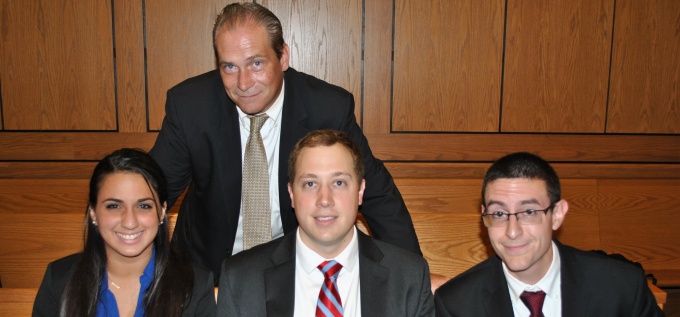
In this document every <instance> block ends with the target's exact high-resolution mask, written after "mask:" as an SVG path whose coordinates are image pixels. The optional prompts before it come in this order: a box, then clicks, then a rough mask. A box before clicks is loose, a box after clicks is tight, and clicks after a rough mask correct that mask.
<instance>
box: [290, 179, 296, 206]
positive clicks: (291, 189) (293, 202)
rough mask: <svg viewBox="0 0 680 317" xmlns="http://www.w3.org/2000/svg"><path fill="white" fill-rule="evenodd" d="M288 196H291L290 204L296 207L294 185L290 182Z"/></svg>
mask: <svg viewBox="0 0 680 317" xmlns="http://www.w3.org/2000/svg"><path fill="white" fill-rule="evenodd" d="M288 196H290V206H291V207H293V208H295V196H294V195H293V187H292V186H291V185H290V182H288Z"/></svg>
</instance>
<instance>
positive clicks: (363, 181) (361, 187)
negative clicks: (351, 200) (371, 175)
mask: <svg viewBox="0 0 680 317" xmlns="http://www.w3.org/2000/svg"><path fill="white" fill-rule="evenodd" d="M365 189H366V179H363V178H362V179H361V183H359V206H361V204H362V203H363V202H364V190H365Z"/></svg>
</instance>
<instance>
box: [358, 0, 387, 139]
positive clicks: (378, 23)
mask: <svg viewBox="0 0 680 317" xmlns="http://www.w3.org/2000/svg"><path fill="white" fill-rule="evenodd" d="M392 1H393V0H374V1H365V2H364V16H365V18H364V25H365V27H364V67H363V100H364V101H363V112H364V114H363V118H362V119H363V124H362V130H363V131H364V134H365V135H367V138H368V139H369V141H370V135H371V134H380V133H384V134H389V133H390V129H391V119H390V117H391V116H390V115H389V113H390V108H391V98H390V95H391V89H392V81H391V78H392V27H393V25H392V14H393V5H392Z"/></svg>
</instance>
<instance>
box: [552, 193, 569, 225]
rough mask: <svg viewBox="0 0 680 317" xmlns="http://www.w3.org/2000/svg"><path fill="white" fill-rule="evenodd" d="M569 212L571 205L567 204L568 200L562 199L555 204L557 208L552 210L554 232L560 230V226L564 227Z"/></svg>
mask: <svg viewBox="0 0 680 317" xmlns="http://www.w3.org/2000/svg"><path fill="white" fill-rule="evenodd" d="M567 211H569V203H567V201H566V200H564V199H562V200H560V201H558V202H556V203H555V207H553V210H552V213H553V215H552V229H553V230H557V229H559V228H560V226H562V222H563V221H564V217H566V215H567Z"/></svg>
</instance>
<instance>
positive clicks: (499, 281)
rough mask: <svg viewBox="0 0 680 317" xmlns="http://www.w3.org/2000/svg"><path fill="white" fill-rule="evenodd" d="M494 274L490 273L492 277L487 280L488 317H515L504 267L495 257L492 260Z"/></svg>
mask: <svg viewBox="0 0 680 317" xmlns="http://www.w3.org/2000/svg"><path fill="white" fill-rule="evenodd" d="M492 261H494V262H493V264H494V265H493V272H490V275H491V276H490V277H489V279H488V280H487V283H486V284H487V285H486V290H487V292H488V294H487V296H485V299H484V301H483V303H484V310H485V312H486V316H490V317H491V316H493V317H496V316H508V317H512V316H514V312H513V310H512V302H511V301H510V291H509V290H508V282H507V280H506V279H505V275H504V274H503V266H502V264H501V260H500V259H499V258H498V257H496V256H494V257H493V258H492Z"/></svg>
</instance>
